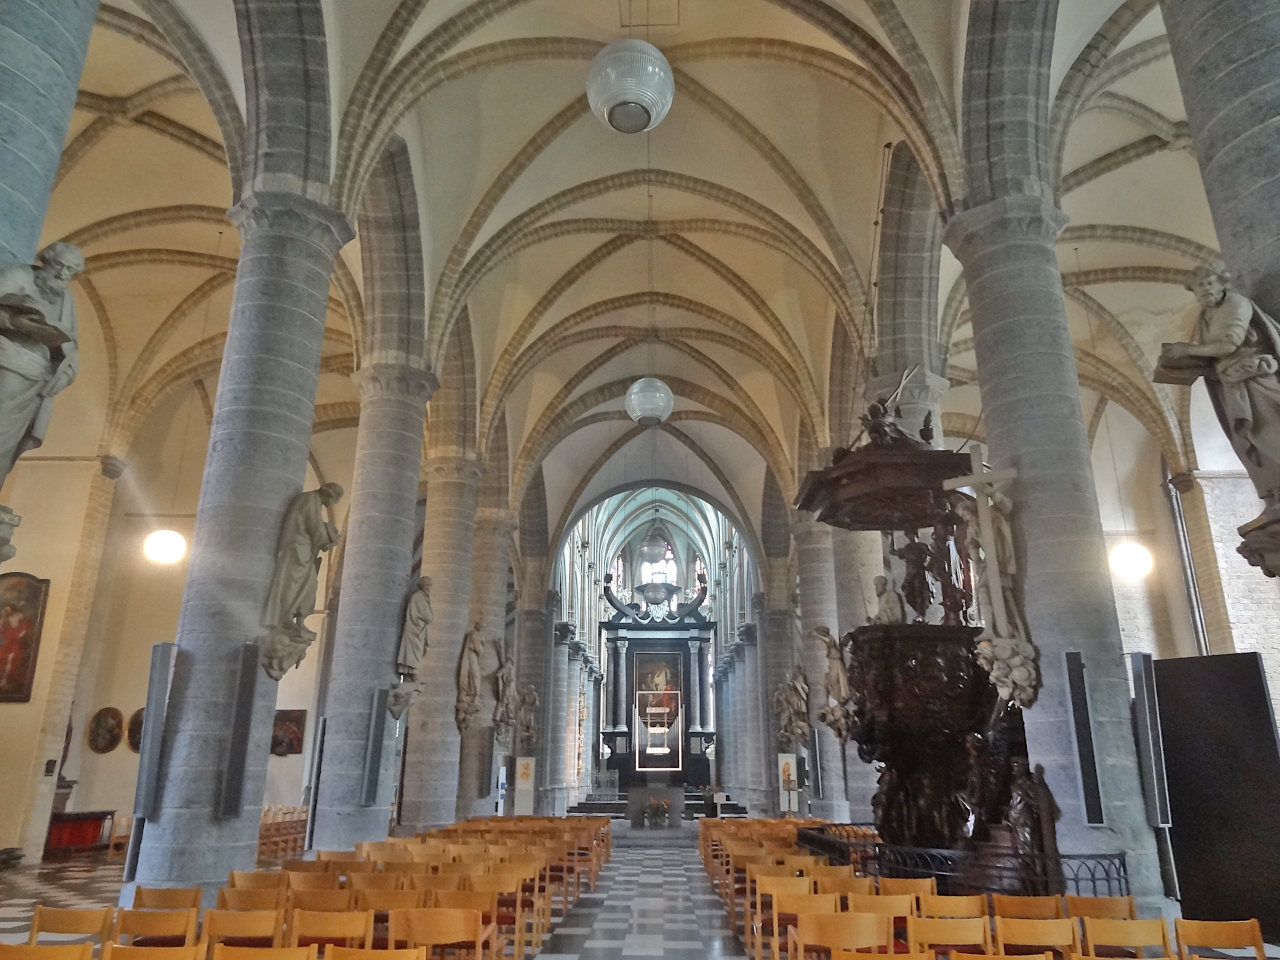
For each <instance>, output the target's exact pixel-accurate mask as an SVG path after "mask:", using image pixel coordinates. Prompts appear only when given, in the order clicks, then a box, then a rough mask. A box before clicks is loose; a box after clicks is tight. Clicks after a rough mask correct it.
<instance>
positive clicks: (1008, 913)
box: [991, 893, 1066, 920]
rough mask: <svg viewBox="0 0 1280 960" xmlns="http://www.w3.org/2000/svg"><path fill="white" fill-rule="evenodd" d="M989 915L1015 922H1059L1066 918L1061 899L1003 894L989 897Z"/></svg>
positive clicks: (1056, 897)
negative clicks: (1010, 919)
mask: <svg viewBox="0 0 1280 960" xmlns="http://www.w3.org/2000/svg"><path fill="white" fill-rule="evenodd" d="M991 915H992V916H993V917H1012V918H1014V919H1015V920H1060V919H1062V918H1063V917H1065V916H1066V914H1065V913H1064V912H1063V910H1062V898H1061V897H1058V896H1053V895H1050V896H1045V897H1016V896H1010V895H1009V894H1004V893H993V894H992V895H991Z"/></svg>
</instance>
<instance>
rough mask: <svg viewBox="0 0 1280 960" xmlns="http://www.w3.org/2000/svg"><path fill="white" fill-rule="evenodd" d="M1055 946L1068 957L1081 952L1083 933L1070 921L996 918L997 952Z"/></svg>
mask: <svg viewBox="0 0 1280 960" xmlns="http://www.w3.org/2000/svg"><path fill="white" fill-rule="evenodd" d="M1011 944H1012V945H1013V946H1018V947H1038V948H1041V949H1043V948H1044V947H1052V948H1054V949H1055V950H1060V951H1061V952H1062V955H1063V956H1064V957H1065V956H1066V955H1067V954H1068V953H1079V952H1080V932H1079V930H1078V928H1077V927H1076V922H1075V921H1074V920H1068V919H1066V918H1041V919H1029V918H1027V917H1002V916H999V915H997V916H996V950H997V951H999V952H1000V953H1008V952H1009V951H1008V950H1007V949H1006V947H1008V946H1009V945H1011Z"/></svg>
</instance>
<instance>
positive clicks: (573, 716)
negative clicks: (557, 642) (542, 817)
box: [553, 639, 587, 808]
mask: <svg viewBox="0 0 1280 960" xmlns="http://www.w3.org/2000/svg"><path fill="white" fill-rule="evenodd" d="M586 650H587V648H586V645H585V644H584V643H582V642H581V641H580V640H576V639H575V640H573V641H571V642H570V644H569V650H568V654H569V660H568V669H567V670H566V671H565V675H564V708H565V709H564V714H563V717H562V721H561V723H562V726H563V727H564V759H563V763H564V786H565V791H564V794H565V805H566V808H568V807H571V806H573V805H574V804H575V803H577V802H578V799H579V797H578V790H579V788H580V787H581V784H580V783H579V782H578V756H579V753H578V749H579V745H578V730H579V728H580V727H581V723H582V721H581V718H580V716H579V693H580V691H581V689H582V674H583V671H584V669H585V665H584V663H583V655H584V654H585V653H586ZM553 722H554V718H553Z"/></svg>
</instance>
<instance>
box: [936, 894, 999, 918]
mask: <svg viewBox="0 0 1280 960" xmlns="http://www.w3.org/2000/svg"><path fill="white" fill-rule="evenodd" d="M920 916H922V917H986V916H987V895H986V894H985V893H974V894H970V895H968V896H960V897H947V896H939V895H938V894H932V895H930V894H925V895H924V896H922V897H921V898H920Z"/></svg>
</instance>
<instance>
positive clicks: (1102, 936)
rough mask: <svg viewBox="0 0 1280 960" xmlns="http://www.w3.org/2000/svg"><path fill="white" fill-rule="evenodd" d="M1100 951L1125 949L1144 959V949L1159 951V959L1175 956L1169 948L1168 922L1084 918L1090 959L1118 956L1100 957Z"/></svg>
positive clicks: (1086, 943)
mask: <svg viewBox="0 0 1280 960" xmlns="http://www.w3.org/2000/svg"><path fill="white" fill-rule="evenodd" d="M1099 947H1122V948H1124V950H1125V951H1126V952H1125V953H1123V954H1121V955H1123V956H1127V955H1128V953H1127V951H1129V950H1132V951H1134V955H1135V956H1138V957H1141V956H1142V950H1143V948H1144V947H1156V948H1158V950H1159V953H1158V954H1157V956H1161V957H1168V956H1171V955H1172V954H1173V950H1172V949H1171V948H1170V946H1169V931H1168V929H1167V928H1166V927H1165V925H1164V920H1112V919H1109V918H1105V917H1085V918H1084V949H1085V953H1086V954H1087V955H1089V956H1094V957H1099V956H1116V954H1115V952H1114V951H1111V950H1108V951H1107V952H1106V953H1098V948H1099Z"/></svg>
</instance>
